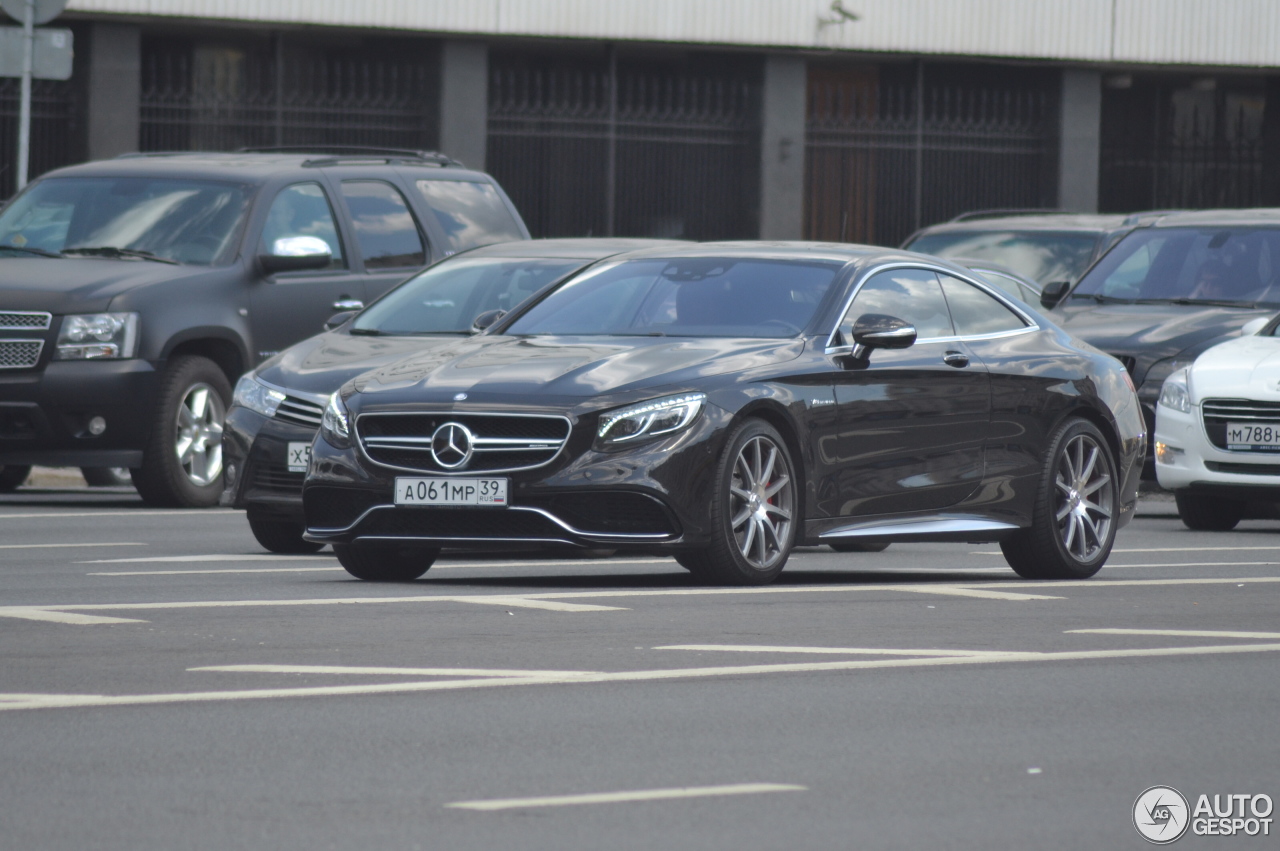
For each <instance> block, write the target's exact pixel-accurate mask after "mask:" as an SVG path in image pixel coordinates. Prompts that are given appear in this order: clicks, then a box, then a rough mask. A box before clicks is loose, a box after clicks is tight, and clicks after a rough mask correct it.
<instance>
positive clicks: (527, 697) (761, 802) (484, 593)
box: [0, 489, 1280, 851]
mask: <svg viewBox="0 0 1280 851" xmlns="http://www.w3.org/2000/svg"><path fill="white" fill-rule="evenodd" d="M1170 509H1171V505H1169V504H1167V503H1152V502H1146V503H1144V504H1143V507H1142V510H1141V513H1140V516H1139V519H1138V520H1137V521H1135V522H1134V523H1133V524H1132V525H1131V526H1130V527H1129V528H1127V529H1125V530H1124V531H1123V532H1122V533H1121V536H1120V538H1119V541H1118V543H1117V550H1116V552H1115V554H1114V555H1113V556H1112V560H1111V563H1110V564H1109V565H1108V566H1107V567H1105V568H1104V569H1103V571H1102V572H1101V573H1100V574H1099V575H1098V576H1097V577H1095V579H1094V580H1091V581H1087V582H1074V583H1041V582H1026V581H1023V580H1020V579H1018V578H1017V577H1016V576H1015V575H1014V574H1013V572H1012V571H1010V570H1008V569H1007V568H1006V567H1005V566H1004V562H1003V560H1002V559H1001V557H1000V556H999V554H998V549H997V548H996V547H993V546H990V545H964V544H954V545H953V544H946V545H942V544H916V545H894V546H892V547H890V548H889V549H888V550H887V551H885V552H883V553H878V554H856V555H851V554H846V555H838V554H835V553H832V552H830V551H828V550H826V549H825V548H816V549H812V550H804V551H801V552H799V553H798V554H796V555H795V556H793V560H792V561H791V563H790V564H789V565H788V568H787V570H786V571H785V572H784V573H783V575H782V578H781V580H780V581H779V582H778V583H777V584H776V585H774V586H771V587H769V588H764V589H717V588H708V587H703V586H699V585H697V584H696V583H695V582H694V581H693V580H692V578H691V577H690V576H689V575H688V574H687V573H685V572H684V571H683V570H681V569H680V568H679V567H678V566H677V565H676V564H675V563H674V562H672V561H670V560H665V559H654V558H651V557H638V556H626V555H619V556H616V557H614V558H613V559H608V560H601V559H591V558H585V559H558V560H538V561H534V560H529V559H524V558H512V557H509V556H505V555H493V556H488V557H485V558H483V559H471V560H462V559H444V560H442V561H441V562H438V563H437V565H436V566H435V567H433V568H432V569H431V571H430V572H429V573H427V574H426V576H424V577H423V578H422V579H420V580H419V581H417V582H414V583H409V584H398V585H379V584H370V583H361V582H358V581H356V580H352V579H349V578H348V577H347V575H346V573H345V572H343V571H342V570H341V568H339V567H338V566H337V563H336V562H335V561H334V560H333V559H332V557H331V556H329V555H328V554H326V553H322V554H320V555H318V556H314V557H305V558H304V557H281V556H271V555H268V554H266V553H264V552H263V551H262V550H261V549H260V548H259V547H258V546H257V545H256V544H255V542H254V541H253V539H252V537H251V536H250V534H249V531H248V527H247V525H246V524H245V522H244V519H243V517H242V516H241V515H240V514H239V513H236V512H231V511H225V510H209V511H160V510H154V509H146V508H143V507H142V506H141V505H140V503H138V502H137V499H136V497H135V496H133V495H132V494H131V493H129V492H126V491H117V492H109V491H108V492H101V491H97V492H90V491H85V490H83V489H68V490H65V491H56V490H45V491H41V490H31V489H24V490H22V491H19V492H18V493H17V494H12V495H8V496H4V497H0V660H2V664H0V848H5V849H10V848H12V849H86V848H92V849H234V848H245V849H295V848H296V849H330V848H332V849H381V848H395V849H412V848H430V849H436V848H440V849H503V848H513V849H555V851H570V849H583V850H584V851H587V849H592V850H594V849H601V848H609V849H735V851H740V849H779V848H806V849H808V848H812V849H835V848H858V849H880V848H886V849H889V848H892V849H898V848H902V849H926V848H927V849H942V848H962V849H968V848H975V849H1003V848H1009V849H1014V848H1016V849H1037V848H1046V849H1050V848H1051V849H1075V848H1079V849H1090V851H1096V849H1124V848H1135V849H1137V848H1144V847H1147V846H1148V844H1147V842H1145V841H1144V840H1143V838H1142V837H1141V836H1140V835H1139V834H1138V832H1137V831H1136V830H1135V828H1134V825H1133V814H1132V813H1133V807H1134V801H1135V799H1136V798H1137V797H1138V795H1139V794H1140V793H1142V792H1143V791H1144V790H1146V789H1147V788H1149V787H1152V786H1156V785H1167V786H1172V787H1174V788H1176V789H1177V790H1179V791H1180V792H1181V793H1182V794H1183V795H1184V796H1186V798H1187V799H1188V801H1189V803H1190V806H1191V807H1194V806H1195V804H1196V801H1197V799H1198V796H1199V795H1201V794H1206V795H1208V796H1209V800H1210V801H1212V799H1213V796H1214V795H1215V794H1217V795H1220V796H1223V795H1228V794H1250V795H1252V794H1259V793H1263V794H1267V795H1270V796H1271V798H1272V799H1280V736H1277V734H1276V731H1275V726H1276V719H1277V717H1278V710H1277V706H1280V676H1278V674H1280V617H1278V616H1277V611H1278V610H1280V606H1278V605H1277V604H1278V603H1280V535H1277V532H1280V523H1277V522H1269V521H1250V522H1247V523H1245V524H1243V525H1242V526H1241V528H1240V529H1239V530H1237V531H1236V532H1234V533H1218V534H1214V533H1195V532H1190V531H1187V530H1185V529H1184V528H1183V527H1182V526H1181V524H1180V523H1179V522H1178V520H1177V518H1176V517H1175V516H1172V514H1171V512H1170ZM1274 817H1275V818H1276V821H1277V823H1276V824H1273V825H1272V827H1273V828H1276V830H1272V835H1271V836H1269V837H1266V838H1265V839H1264V838H1261V837H1259V838H1250V837H1247V836H1232V837H1222V836H1213V837H1210V836H1194V835H1192V834H1191V832H1188V833H1187V835H1185V836H1183V837H1182V838H1181V839H1179V840H1178V841H1177V842H1176V844H1175V847H1177V848H1187V849H1191V848H1213V849H1218V848H1221V849H1236V848H1240V849H1246V848H1274V847H1276V846H1277V844H1280V843H1278V840H1277V838H1276V833H1277V832H1278V831H1280V814H1277V815H1276V816H1274ZM1175 818H1176V816H1175ZM1183 818H1185V814H1183Z"/></svg>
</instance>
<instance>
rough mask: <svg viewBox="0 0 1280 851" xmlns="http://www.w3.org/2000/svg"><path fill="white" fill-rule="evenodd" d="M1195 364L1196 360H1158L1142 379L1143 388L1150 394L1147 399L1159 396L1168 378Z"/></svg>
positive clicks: (1180, 358) (1184, 358)
mask: <svg viewBox="0 0 1280 851" xmlns="http://www.w3.org/2000/svg"><path fill="white" fill-rule="evenodd" d="M1194 362H1195V358H1187V357H1177V358H1167V359H1165V360H1158V361H1156V362H1155V363H1153V364H1151V368H1150V369H1148V370H1147V374H1146V375H1145V376H1143V378H1142V388H1143V389H1144V390H1147V393H1148V394H1150V395H1146V396H1145V398H1147V399H1150V398H1151V397H1152V396H1154V395H1156V394H1158V393H1159V392H1160V387H1161V385H1163V384H1164V381H1165V379H1166V378H1168V377H1169V376H1170V375H1173V374H1174V373H1175V372H1177V371H1178V370H1180V369H1186V368H1187V367H1189V366H1191V364H1192V363H1194Z"/></svg>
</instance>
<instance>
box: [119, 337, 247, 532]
mask: <svg viewBox="0 0 1280 851" xmlns="http://www.w3.org/2000/svg"><path fill="white" fill-rule="evenodd" d="M157 395H158V397H159V398H158V400H157V405H156V411H155V419H153V420H152V427H151V436H150V438H149V440H148V443H147V448H146V450H145V451H144V452H143V456H142V467H141V468H140V469H138V470H135V471H134V473H133V483H134V485H136V486H137V488H138V492H139V493H140V494H142V498H143V499H145V500H146V501H147V502H148V503H151V504H152V505H184V506H190V507H197V506H205V505H213V504H215V503H216V502H217V501H218V494H219V493H220V492H221V490H222V421H223V418H224V417H225V416H226V413H227V403H228V401H229V400H230V398H231V385H230V383H229V382H228V381H227V377H226V376H225V375H224V374H223V373H222V370H221V369H220V368H219V367H218V365H217V364H215V363H214V362H213V361H211V360H209V359H207V358H203V357H196V356H192V355H186V356H179V357H176V358H174V359H173V360H172V361H171V362H170V364H169V366H168V368H167V369H166V370H165V371H164V374H163V376H162V377H161V379H160V387H159V389H158V393H157Z"/></svg>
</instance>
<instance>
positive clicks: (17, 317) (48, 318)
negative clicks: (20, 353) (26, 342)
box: [0, 310, 53, 331]
mask: <svg viewBox="0 0 1280 851" xmlns="http://www.w3.org/2000/svg"><path fill="white" fill-rule="evenodd" d="M52 322H53V315H52V314H49V313H38V312H35V311H30V310H0V328H2V329H4V330H6V331H47V330H49V325H50V323H52Z"/></svg>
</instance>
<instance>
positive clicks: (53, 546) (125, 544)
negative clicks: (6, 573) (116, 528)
mask: <svg viewBox="0 0 1280 851" xmlns="http://www.w3.org/2000/svg"><path fill="white" fill-rule="evenodd" d="M145 546H146V544H135V543H129V542H123V541H112V542H110V543H105V544H0V550H61V549H76V548H81V549H83V548H86V547H145Z"/></svg>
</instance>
